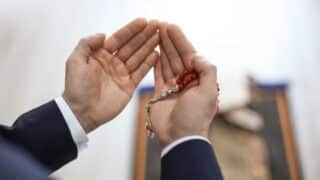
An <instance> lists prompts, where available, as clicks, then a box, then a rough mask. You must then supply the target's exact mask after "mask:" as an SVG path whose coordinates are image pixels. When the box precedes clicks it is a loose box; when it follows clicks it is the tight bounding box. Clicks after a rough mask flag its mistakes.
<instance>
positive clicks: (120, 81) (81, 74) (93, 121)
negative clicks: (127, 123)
mask: <svg viewBox="0 0 320 180" xmlns="http://www.w3.org/2000/svg"><path fill="white" fill-rule="evenodd" d="M157 29H158V22H156V21H151V22H149V23H148V22H146V20H144V19H136V20H134V21H133V22H131V23H129V24H128V25H126V26H124V27H123V28H121V29H120V30H119V31H117V32H116V33H114V34H113V35H112V36H111V37H109V38H107V39H105V36H104V35H103V34H96V35H94V36H91V37H88V38H84V39H82V40H81V41H80V42H79V44H78V46H77V47H76V48H75V50H74V51H73V53H72V54H71V55H70V57H69V59H68V60H67V65H66V66H67V67H66V84H65V90H64V92H63V98H64V99H65V101H66V102H67V104H68V105H69V106H70V108H71V109H72V111H73V112H74V114H75V115H76V117H77V119H78V120H79V121H80V124H81V125H82V127H83V128H84V129H85V131H86V132H87V133H88V132H90V131H92V130H94V129H95V128H97V127H99V126H100V125H102V124H104V123H105V122H107V121H110V120H112V119H113V118H114V117H115V116H116V115H118V114H119V113H120V112H121V111H122V110H123V109H124V107H125V106H126V105H127V104H128V102H129V101H130V99H131V97H132V95H133V93H134V91H135V89H136V87H137V86H138V84H139V82H140V81H141V80H142V79H143V77H144V76H145V75H146V74H147V72H148V71H149V70H150V68H151V67H152V66H153V65H154V64H155V62H156V60H157V59H158V58H159V55H158V53H157V52H155V51H154V48H155V47H156V46H157V45H158V43H159V35H158V33H157Z"/></svg>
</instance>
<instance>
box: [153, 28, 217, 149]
mask: <svg viewBox="0 0 320 180" xmlns="http://www.w3.org/2000/svg"><path fill="white" fill-rule="evenodd" d="M160 38H161V44H160V47H161V49H160V50H161V52H160V61H158V62H157V63H156V65H155V69H154V71H155V72H154V74H155V96H158V95H159V94H161V93H162V92H164V91H166V90H168V89H169V88H170V87H171V86H172V85H174V84H175V83H176V80H177V78H178V76H179V75H181V74H182V73H183V71H185V70H188V71H190V70H195V71H196V72H197V73H198V74H199V78H200V79H199V80H198V81H197V82H193V83H192V84H191V86H189V88H187V89H186V90H184V91H182V92H181V93H179V94H177V95H175V96H173V97H171V98H169V99H166V100H163V101H160V102H157V103H156V104H154V105H153V106H152V108H151V120H152V130H153V131H154V133H155V135H156V138H157V139H158V140H159V142H160V144H161V145H162V146H163V147H164V146H166V145H168V144H169V143H171V142H173V141H174V140H177V139H179V138H182V137H185V136H191V135H200V136H204V137H206V138H207V136H208V130H209V125H210V123H211V121H212V119H213V117H214V115H215V109H216V106H217V96H218V90H217V85H216V83H217V79H216V68H215V66H214V65H211V64H209V63H207V62H205V61H204V60H203V59H202V58H201V57H198V56H196V51H195V49H194V48H193V46H192V45H191V43H190V42H189V41H188V40H187V38H186V37H185V36H184V34H183V33H182V31H181V30H180V29H179V27H177V26H175V25H168V24H165V23H162V24H161V25H160Z"/></svg>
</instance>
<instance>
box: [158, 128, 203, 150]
mask: <svg viewBox="0 0 320 180" xmlns="http://www.w3.org/2000/svg"><path fill="white" fill-rule="evenodd" d="M194 136H196V137H203V138H204V139H209V133H208V131H204V132H181V131H180V132H179V131H178V132H177V131H173V132H172V133H170V135H168V136H167V137H168V138H166V140H163V141H160V144H161V146H162V149H163V148H165V147H167V146H168V145H170V144H172V143H173V142H175V141H178V140H180V139H184V138H186V137H194Z"/></svg>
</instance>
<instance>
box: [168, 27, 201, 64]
mask: <svg viewBox="0 0 320 180" xmlns="http://www.w3.org/2000/svg"><path fill="white" fill-rule="evenodd" d="M168 35H169V38H170V39H171V40H172V43H173V45H174V46H175V48H176V49H177V51H178V53H179V55H180V57H181V58H182V61H183V64H184V65H185V67H186V68H187V69H189V70H192V66H191V61H192V59H193V57H194V56H195V53H196V50H195V48H194V47H193V46H192V44H191V43H190V41H189V40H188V39H187V37H186V36H185V35H184V33H183V32H182V30H181V29H180V28H179V27H178V26H177V25H173V24H171V25H169V26H168Z"/></svg>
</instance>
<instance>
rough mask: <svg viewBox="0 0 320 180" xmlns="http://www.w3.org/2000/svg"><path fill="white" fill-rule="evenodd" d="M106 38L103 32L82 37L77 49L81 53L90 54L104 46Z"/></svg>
mask: <svg viewBox="0 0 320 180" xmlns="http://www.w3.org/2000/svg"><path fill="white" fill-rule="evenodd" d="M104 40H105V35H104V34H102V33H98V34H95V35H92V36H89V37H86V38H82V39H81V40H80V41H79V43H78V46H77V48H76V51H77V52H78V53H80V54H81V55H85V56H88V55H90V54H91V53H92V52H93V51H95V50H97V49H99V48H101V47H103V43H104Z"/></svg>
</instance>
